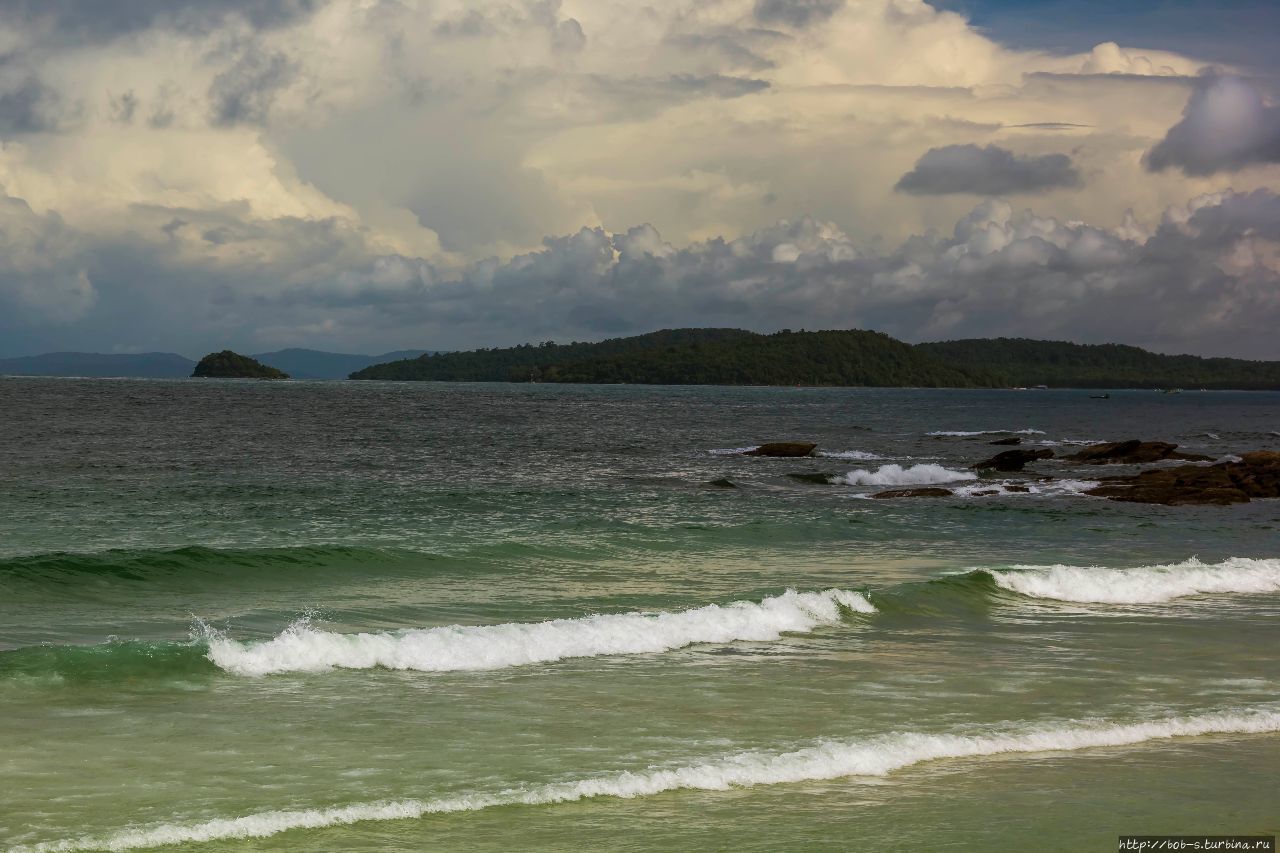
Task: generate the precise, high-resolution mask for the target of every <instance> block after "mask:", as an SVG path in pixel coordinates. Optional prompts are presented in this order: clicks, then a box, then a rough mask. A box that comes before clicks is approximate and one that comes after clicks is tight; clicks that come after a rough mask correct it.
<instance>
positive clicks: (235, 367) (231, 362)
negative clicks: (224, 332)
mask: <svg viewBox="0 0 1280 853" xmlns="http://www.w3.org/2000/svg"><path fill="white" fill-rule="evenodd" d="M191 375H192V376H193V377H203V378H206V379H288V378H289V374H287V373H285V372H284V371H283V370H278V369H276V368H274V367H271V366H270V365H266V364H263V363H262V362H260V361H258V360H257V359H256V358H249V356H247V355H240V353H238V352H232V351H231V350H229V349H224V350H223V351H222V352H211V353H209V354H208V355H206V356H205V357H204V358H202V359H200V362H199V363H198V364H196V369H195V370H193V371H192V372H191Z"/></svg>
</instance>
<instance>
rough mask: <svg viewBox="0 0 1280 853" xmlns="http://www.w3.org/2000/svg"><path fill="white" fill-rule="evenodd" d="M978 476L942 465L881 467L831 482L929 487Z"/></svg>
mask: <svg viewBox="0 0 1280 853" xmlns="http://www.w3.org/2000/svg"><path fill="white" fill-rule="evenodd" d="M976 479H978V475H977V474H974V473H972V472H970V471H953V470H951V469H950V468H944V467H942V466H941V465H933V464H926V465H912V466H911V467H910V468H903V467H902V466H901V465H881V466H880V467H879V468H878V469H877V470H875V471H868V470H866V469H865V468H859V469H858V470H856V471H850V472H849V473H847V474H841V475H840V476H837V477H834V478H833V479H832V480H831V482H832V483H835V484H837V485H845V486H927V485H932V484H935V483H955V482H958V481H960V480H976Z"/></svg>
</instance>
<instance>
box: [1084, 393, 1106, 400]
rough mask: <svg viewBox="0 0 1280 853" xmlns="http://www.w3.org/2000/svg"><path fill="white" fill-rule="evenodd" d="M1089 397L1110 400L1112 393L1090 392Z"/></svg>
mask: <svg viewBox="0 0 1280 853" xmlns="http://www.w3.org/2000/svg"><path fill="white" fill-rule="evenodd" d="M1089 399H1090V400H1110V399H1111V395H1110V394H1090V395H1089Z"/></svg>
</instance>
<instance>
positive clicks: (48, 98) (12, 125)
mask: <svg viewBox="0 0 1280 853" xmlns="http://www.w3.org/2000/svg"><path fill="white" fill-rule="evenodd" d="M61 111H62V99H61V97H60V96H59V95H58V93H57V92H56V91H54V90H53V89H51V88H49V87H48V86H46V85H45V84H44V83H42V82H40V80H38V79H37V78H35V77H27V78H25V79H24V80H22V81H21V82H20V83H18V84H17V85H16V86H14V87H13V88H11V89H8V90H5V91H0V134H2V135H5V136H10V135H13V134H18V133H41V132H43V131H49V130H56V129H57V128H58V126H59V124H60V123H61V116H60V113H61Z"/></svg>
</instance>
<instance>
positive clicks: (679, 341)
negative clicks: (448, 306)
mask: <svg viewBox="0 0 1280 853" xmlns="http://www.w3.org/2000/svg"><path fill="white" fill-rule="evenodd" d="M750 336H751V332H743V331H740V330H738V329H663V330H662V331H660V332H650V333H649V334H647V335H637V336H635V337H631V338H610V339H609V340H606V341H600V342H599V343H578V342H574V343H571V344H556V343H552V342H551V341H546V342H545V343H541V344H536V345H535V344H523V345H521V346H518V347H506V348H503V349H478V350H470V351H467V352H442V353H435V354H427V355H423V356H420V357H418V358H409V359H402V360H400V361H392V362H388V363H386V364H375V365H373V366H371V367H366V368H364V369H363V370H357V371H356V372H355V373H352V374H351V378H352V379H388V380H393V381H430V380H435V381H459V382H528V381H529V380H530V379H531V378H533V379H538V378H541V377H540V372H541V370H542V369H543V368H545V367H547V366H549V365H553V364H563V363H568V362H585V361H589V360H591V359H595V358H601V357H605V356H612V355H617V354H620V353H626V352H632V351H635V350H645V349H658V348H663V347H670V346H680V345H683V344H690V343H711V342H715V341H720V340H732V339H736V338H742V337H750Z"/></svg>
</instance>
